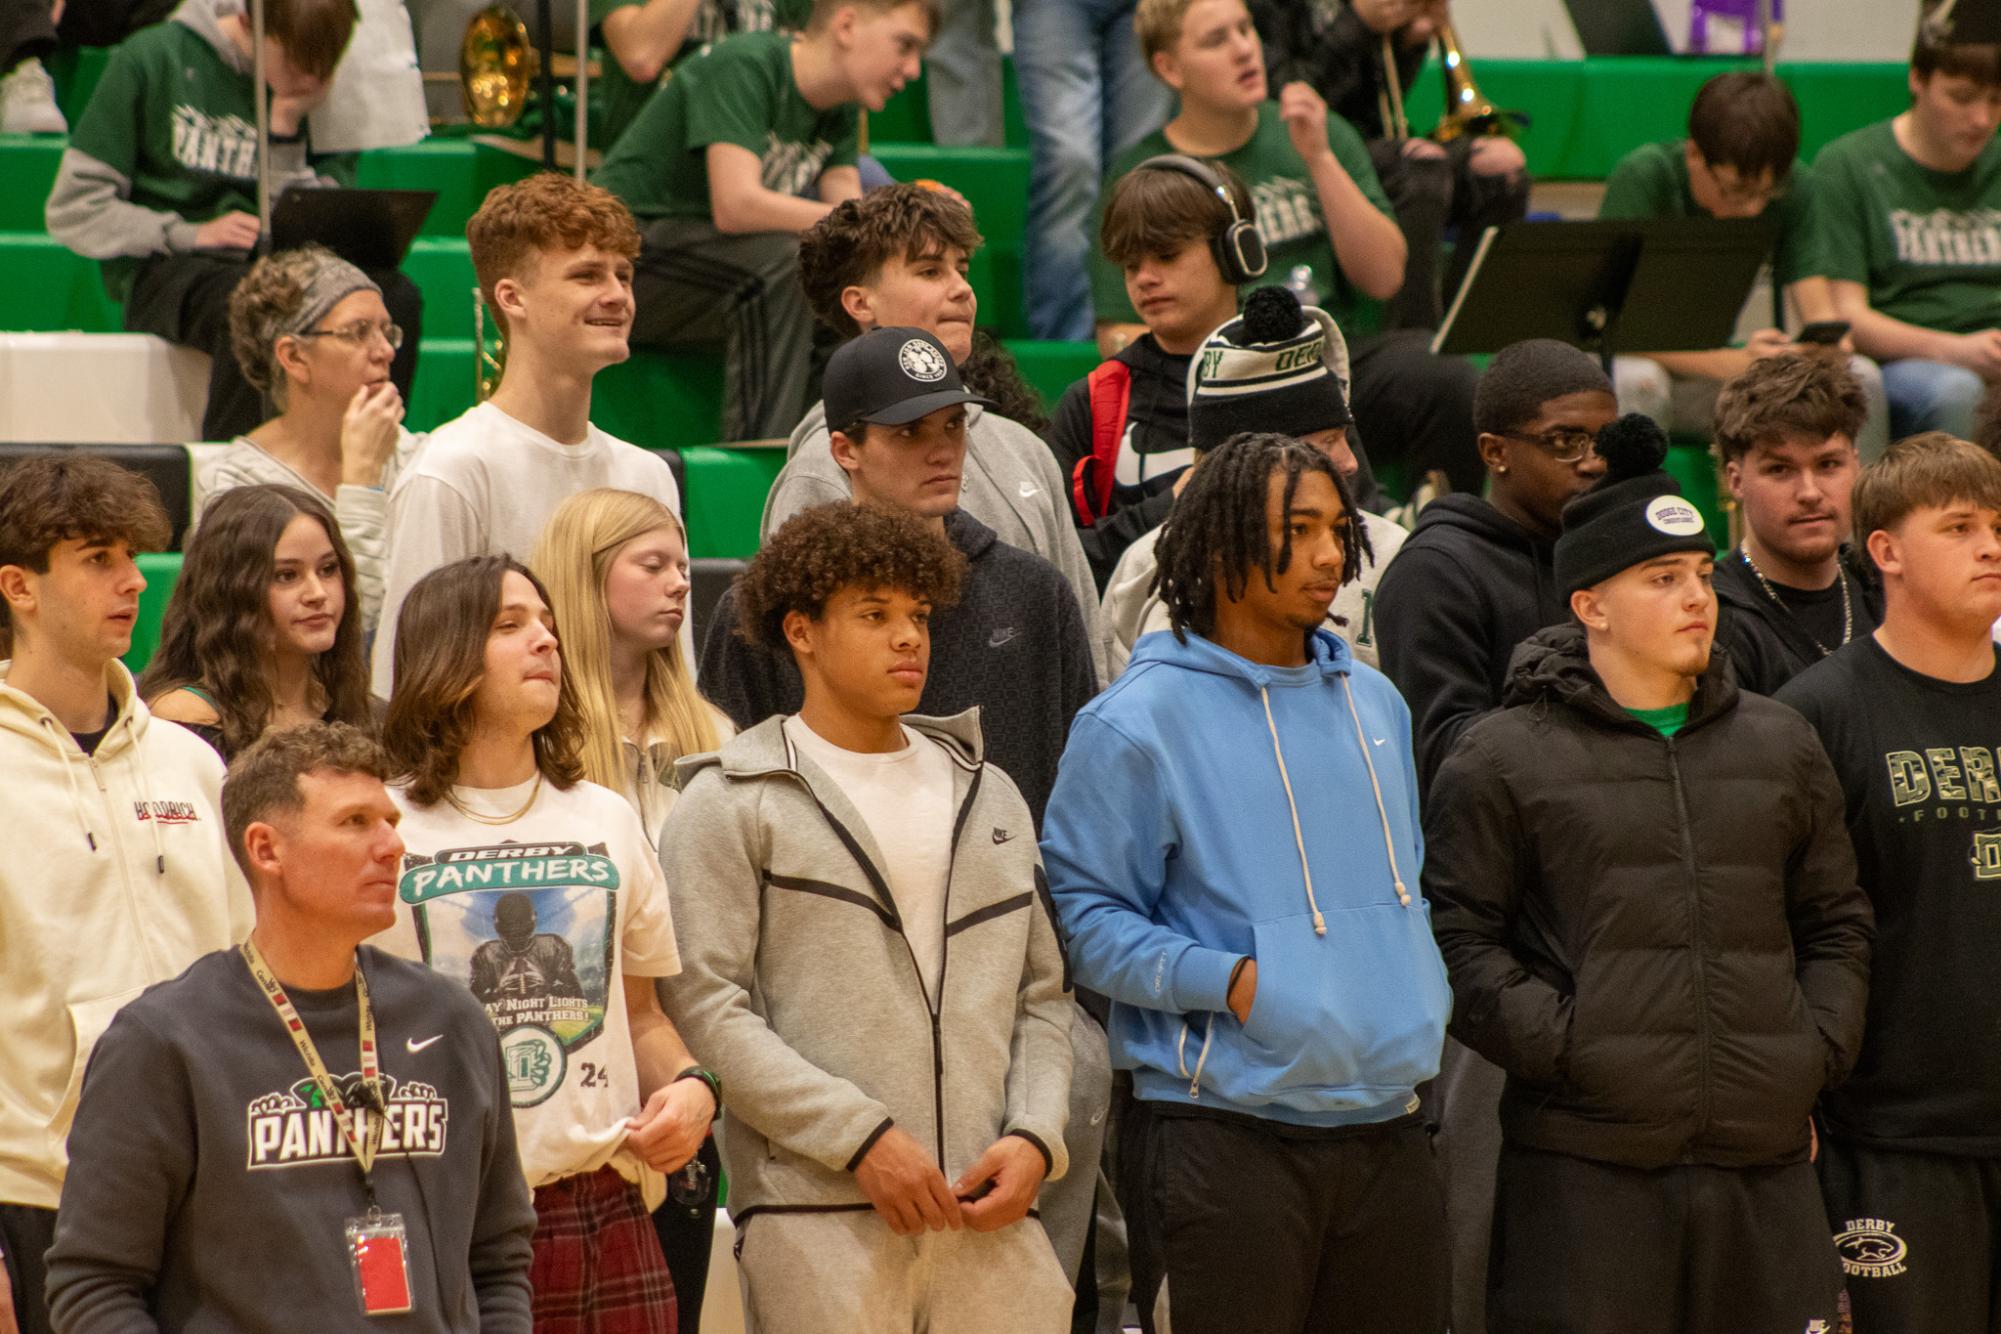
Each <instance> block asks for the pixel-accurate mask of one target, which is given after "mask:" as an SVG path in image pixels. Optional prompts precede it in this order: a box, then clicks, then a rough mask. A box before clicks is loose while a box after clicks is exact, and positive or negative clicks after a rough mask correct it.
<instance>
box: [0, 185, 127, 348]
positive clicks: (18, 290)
mask: <svg viewBox="0 0 2001 1334" xmlns="http://www.w3.org/2000/svg"><path fill="white" fill-rule="evenodd" d="M0 175H4V172H0ZM122 327H124V325H123V316H122V313H121V312H120V310H119V307H118V303H117V302H116V301H113V300H112V299H111V297H110V296H109V295H107V294H106V292H105V290H104V280H103V278H102V277H100V276H99V273H98V268H97V262H96V261H95V260H89V259H85V258H83V256H81V255H76V254H72V253H71V252H70V251H69V250H67V249H65V248H64V247H62V246H60V245H58V244H57V243H56V242H54V241H52V240H50V239H49V238H48V236H47V235H45V234H44V233H42V232H41V231H40V230H39V229H38V230H36V231H32V232H25V231H23V232H8V231H0V328H5V329H9V330H13V331H16V332H22V333H61V332H63V331H64V330H69V329H74V330H77V331H79V332H82V333H116V332H117V331H118V330H119V329H121V328H122Z"/></svg>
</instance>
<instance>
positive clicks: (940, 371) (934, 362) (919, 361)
mask: <svg viewBox="0 0 2001 1334" xmlns="http://www.w3.org/2000/svg"><path fill="white" fill-rule="evenodd" d="M896 364H897V365H899V366H901V367H903V373H904V374H905V375H908V376H909V377H910V378H911V379H913V380H917V381H919V382H920V383H923V384H936V383H937V382H938V381H940V380H942V379H944V378H945V371H946V369H947V368H946V365H945V358H943V357H941V356H939V355H938V349H937V348H935V347H933V346H931V344H929V343H927V342H925V341H924V340H923V339H922V338H912V339H910V340H909V341H907V342H905V343H904V345H903V348H902V350H901V351H899V352H898V353H897V354H896Z"/></svg>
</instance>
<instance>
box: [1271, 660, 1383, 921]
mask: <svg viewBox="0 0 2001 1334" xmlns="http://www.w3.org/2000/svg"><path fill="white" fill-rule="evenodd" d="M1341 695H1342V697H1343V698H1344V699H1346V700H1347V701H1348V716H1349V717H1350V718H1352V719H1354V721H1355V744H1356V745H1357V746H1360V747H1361V748H1362V763H1363V764H1365V765H1367V766H1368V768H1369V790H1370V791H1371V792H1374V793H1375V794H1376V818H1377V819H1378V820H1380V821H1381V822H1382V826H1383V851H1384V852H1386V853H1388V854H1389V858H1390V879H1391V880H1392V881H1393V882H1394V883H1395V884H1396V887H1397V902H1398V903H1400V904H1402V905H1403V906H1404V907H1406V908H1408V907H1410V891H1409V890H1408V889H1405V888H1404V883H1403V872H1402V871H1400V870H1398V869H1397V845H1396V841H1395V840H1394V839H1392V838H1391V837H1390V813H1389V811H1387V810H1386V809H1384V807H1383V785H1382V783H1380V782H1379V781H1377V779H1376V761H1375V759H1374V758H1373V757H1372V756H1371V755H1370V754H1369V738H1368V736H1367V735H1366V734H1365V733H1364V732H1363V731H1362V715H1361V713H1360V712H1359V711H1358V710H1357V709H1356V708H1355V691H1354V688H1353V687H1352V686H1350V685H1349V684H1348V678H1347V677H1345V676H1343V677H1342V678H1341ZM1265 713H1266V715H1267V716H1269V715H1270V713H1271V706H1270V705H1266V706H1265ZM1272 740H1273V741H1274V742H1276V741H1277V740H1278V736H1277V734H1276V733H1274V734H1273V736H1272ZM1287 795H1288V796H1290V795H1291V794H1290V792H1288V793H1287ZM1292 827H1293V828H1294V829H1295V830H1297V829H1298V828H1299V817H1298V816H1297V815H1294V816H1293V817H1292Z"/></svg>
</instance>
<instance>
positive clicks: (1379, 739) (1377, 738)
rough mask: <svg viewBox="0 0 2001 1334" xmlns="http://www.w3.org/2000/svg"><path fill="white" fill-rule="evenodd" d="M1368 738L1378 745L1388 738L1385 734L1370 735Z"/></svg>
mask: <svg viewBox="0 0 2001 1334" xmlns="http://www.w3.org/2000/svg"><path fill="white" fill-rule="evenodd" d="M1369 740H1371V741H1373V742H1375V743H1376V744H1377V745H1378V746H1380V745H1382V744H1383V743H1384V742H1385V741H1388V740H1389V738H1388V737H1386V736H1372V737H1370V738H1369Z"/></svg>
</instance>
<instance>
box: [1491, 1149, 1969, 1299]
mask: <svg viewBox="0 0 2001 1334" xmlns="http://www.w3.org/2000/svg"><path fill="white" fill-rule="evenodd" d="M1824 1217H1825V1214H1824V1212H1823V1210H1822V1206H1821V1201H1820V1187H1819V1185H1818V1183H1817V1182H1816V1181H1815V1180H1814V1173H1813V1167H1812V1165H1811V1164H1808V1163H1792V1164H1788V1165H1786V1166H1783V1167H1760V1168H1726V1167H1704V1166H1678V1167H1665V1168H1660V1169H1658V1170H1653V1171H1648V1170H1645V1169H1642V1168H1637V1167H1619V1166H1615V1165H1613V1164H1610V1163H1598V1162H1592V1161H1590V1160H1588V1159H1584V1158H1573V1157H1571V1156H1569V1155H1568V1154H1560V1153H1542V1152H1538V1151H1535V1150H1532V1149H1521V1148H1516V1147H1514V1146H1511V1145H1510V1146H1504V1147H1503V1148H1502V1149H1501V1167H1500V1172H1499V1175H1498V1177H1497V1180H1496V1189H1495V1200H1494V1240H1493V1246H1492V1249H1491V1252H1490V1256H1489V1260H1488V1271H1487V1274H1488V1280H1487V1329H1488V1331H1489V1334H1803V1332H1805V1334H1814V1332H1815V1331H1820V1330H1826V1331H1832V1330H1833V1329H1834V1328H1835V1320H1836V1307H1837V1305H1838V1303H1839V1301H1840V1296H1841V1273H1840V1266H1839V1265H1838V1264H1837V1263H1836V1261H1835V1257H1834V1247H1833V1246H1832V1245H1831V1244H1830V1243H1829V1241H1828V1238H1827V1233H1826V1229H1825V1227H1824V1226H1823V1225H1822V1220H1823V1218H1824ZM1815 1321H1822V1322H1825V1323H1823V1324H1820V1325H1816V1324H1815V1323H1814V1322H1815ZM1900 1334H1919V1331H1917V1330H1910V1331H1902V1332H1900ZM1939 1334H1945V1331H1943V1330H1941V1331H1940V1332H1939ZM1952 1334H1967V1332H1966V1331H1960V1330H1955V1331H1953V1332H1952Z"/></svg>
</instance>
